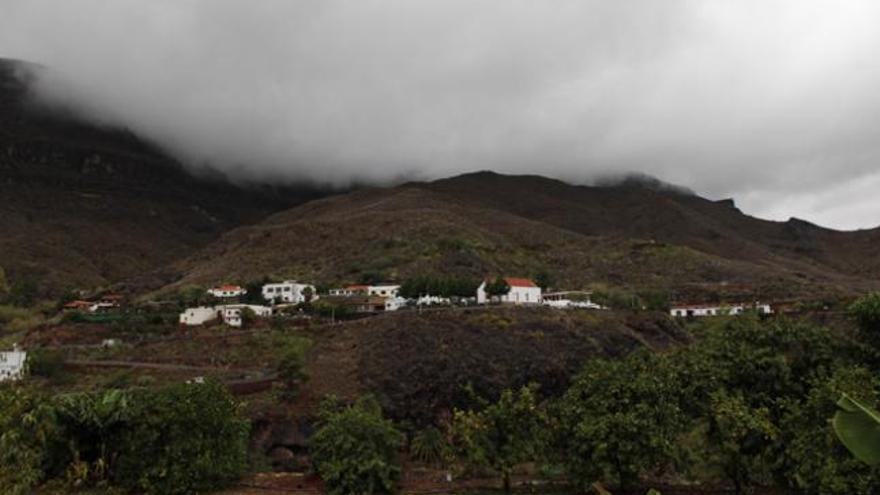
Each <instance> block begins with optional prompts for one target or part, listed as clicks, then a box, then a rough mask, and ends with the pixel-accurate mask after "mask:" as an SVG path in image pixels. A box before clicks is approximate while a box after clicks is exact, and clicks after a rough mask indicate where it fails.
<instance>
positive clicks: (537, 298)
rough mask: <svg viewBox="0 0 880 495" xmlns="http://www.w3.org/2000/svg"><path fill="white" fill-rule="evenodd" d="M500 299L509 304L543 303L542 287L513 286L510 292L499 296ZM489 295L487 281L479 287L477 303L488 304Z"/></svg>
mask: <svg viewBox="0 0 880 495" xmlns="http://www.w3.org/2000/svg"><path fill="white" fill-rule="evenodd" d="M498 300H499V301H500V302H502V303H507V304H541V301H542V299H541V288H540V287H518V286H511V287H510V292H508V293H507V294H504V295H503V296H501V297H499V298H498ZM488 302H489V296H488V295H487V294H486V282H483V283H481V284H480V286H479V287H477V304H486V303H488Z"/></svg>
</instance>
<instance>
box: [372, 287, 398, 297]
mask: <svg viewBox="0 0 880 495" xmlns="http://www.w3.org/2000/svg"><path fill="white" fill-rule="evenodd" d="M398 292H400V285H398V284H378V285H370V286H368V287H367V295H368V296H381V297H397V293H398Z"/></svg>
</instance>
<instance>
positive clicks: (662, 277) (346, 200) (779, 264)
mask: <svg viewBox="0 0 880 495" xmlns="http://www.w3.org/2000/svg"><path fill="white" fill-rule="evenodd" d="M877 237H878V232H877V231H863V232H836V231H831V230H827V229H822V228H820V227H816V226H813V225H811V224H808V223H805V222H799V221H791V222H769V221H765V220H760V219H756V218H753V217H749V216H747V215H744V214H743V213H742V212H740V211H739V210H738V209H736V208H735V207H734V206H733V205H731V203H730V202H728V201H723V202H715V201H710V200H706V199H703V198H700V197H698V196H695V195H691V194H684V193H682V192H681V191H679V190H677V189H674V188H656V187H645V186H642V185H640V184H638V183H633V182H624V183H621V184H617V185H608V186H598V187H588V186H576V185H571V184H567V183H564V182H562V181H558V180H553V179H549V178H545V177H539V176H507V175H501V174H495V173H491V172H480V173H474V174H466V175H462V176H458V177H453V178H449V179H443V180H438V181H434V182H423V183H407V184H403V185H400V186H397V187H391V188H373V189H365V190H360V191H356V192H352V193H349V194H345V195H338V196H333V197H330V198H325V199H321V200H318V201H313V202H310V203H307V204H304V205H301V206H299V207H296V208H292V209H289V210H286V211H283V212H280V213H277V214H274V215H272V216H270V217H269V218H267V219H265V220H264V221H262V222H260V223H257V224H254V225H250V226H247V227H242V228H238V229H233V230H232V231H230V232H227V233H225V234H224V235H223V236H221V237H220V239H218V240H217V241H216V242H214V243H212V244H211V245H210V246H208V247H206V248H205V249H203V250H201V251H199V252H198V253H197V254H195V255H193V256H191V257H188V258H187V259H186V260H184V261H182V262H179V263H177V264H175V265H174V267H173V270H172V271H173V272H176V277H177V280H176V281H175V282H174V284H173V285H172V287H177V286H181V285H185V284H210V283H214V282H218V281H222V280H243V281H244V280H252V279H256V278H259V277H262V276H264V275H272V276H276V277H289V278H298V279H305V280H315V281H317V282H319V283H339V282H344V281H356V280H358V279H362V278H365V277H367V278H369V277H373V278H388V279H397V280H401V279H405V278H407V277H411V276H415V275H419V274H425V273H433V274H444V275H459V276H471V277H482V276H484V275H486V274H493V273H505V274H516V275H522V276H536V275H537V274H540V273H545V274H548V275H549V276H550V278H551V280H553V281H554V282H555V283H554V285H556V286H559V287H584V286H586V285H589V284H595V283H601V284H606V285H610V286H626V287H631V288H634V289H637V290H665V291H674V292H676V293H678V294H679V295H682V296H683V295H686V294H689V293H700V292H703V293H705V292H706V291H709V290H715V291H717V290H721V291H733V292H736V291H739V292H741V293H747V294H750V295H753V294H758V295H764V296H767V297H795V296H802V295H807V294H809V295H818V294H830V293H835V294H837V293H850V292H857V291H860V290H863V289H864V288H865V287H870V286H874V285H876V278H877V275H878V270H880V267H878V260H876V259H875V257H874V256H873V255H872V254H871V250H870V245H871V243H872V242H874V239H877Z"/></svg>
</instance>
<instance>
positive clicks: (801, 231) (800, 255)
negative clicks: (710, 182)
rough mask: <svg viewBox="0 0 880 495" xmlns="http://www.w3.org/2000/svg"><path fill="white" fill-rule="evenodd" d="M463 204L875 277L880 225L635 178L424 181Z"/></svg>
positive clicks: (488, 176) (591, 230)
mask: <svg viewBox="0 0 880 495" xmlns="http://www.w3.org/2000/svg"><path fill="white" fill-rule="evenodd" d="M424 187H427V188H429V189H431V190H433V191H436V192H441V193H443V194H446V195H449V196H452V197H455V198H457V199H459V200H460V201H463V202H466V203H467V204H470V205H474V206H478V207H484V208H493V209H497V210H502V211H506V212H511V213H515V214H517V215H520V216H523V217H525V218H529V219H531V220H537V221H542V222H546V223H550V224H552V225H555V226H558V227H561V228H564V229H567V230H571V231H574V232H579V233H582V234H588V235H601V236H611V237H624V238H642V239H654V240H657V241H659V242H665V243H671V244H677V245H683V246H688V247H691V248H693V249H697V250H699V251H702V252H705V253H708V254H713V255H717V256H721V257H724V258H727V259H735V260H742V261H748V262H751V263H759V264H766V265H768V266H781V267H786V268H788V269H791V270H795V271H804V272H805V273H808V272H810V271H814V270H818V271H829V270H830V271H833V272H841V273H843V274H848V275H853V276H859V277H867V278H874V279H877V278H880V258H878V257H877V256H876V255H875V254H874V253H875V249H876V248H873V249H872V246H876V245H877V244H876V243H877V242H878V241H880V229H874V230H867V231H859V232H838V231H833V230H829V229H824V228H822V227H818V226H815V225H812V224H810V223H808V222H804V221H800V220H796V219H792V220H789V221H788V222H772V221H766V220H760V219H757V218H754V217H750V216H748V215H744V214H743V213H742V212H741V211H739V210H738V209H737V208H735V206H733V204H732V202H731V201H710V200H707V199H704V198H701V197H699V196H695V195H690V194H681V193H677V192H675V191H670V190H662V189H656V188H651V187H640V186H639V185H638V184H626V185H621V186H606V187H589V186H572V185H569V184H566V183H564V182H560V181H556V180H552V179H547V178H543V177H535V176H505V175H499V174H494V173H491V172H481V173H475V174H467V175H462V176H458V177H454V178H451V179H445V180H440V181H436V182H433V183H430V184H426V185H425V186H424Z"/></svg>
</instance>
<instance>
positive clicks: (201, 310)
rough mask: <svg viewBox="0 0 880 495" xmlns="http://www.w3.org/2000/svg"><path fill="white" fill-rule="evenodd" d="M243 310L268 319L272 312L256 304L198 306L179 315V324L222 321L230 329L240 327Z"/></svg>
mask: <svg viewBox="0 0 880 495" xmlns="http://www.w3.org/2000/svg"><path fill="white" fill-rule="evenodd" d="M245 309H249V310H251V311H253V313H254V315H255V316H257V317H258V318H270V317H271V316H272V313H273V310H272V308H271V307H269V306H260V305H257V304H221V305H219V306H199V307H197V308H187V309H186V311H184V312H183V313H180V324H181V325H187V326H199V325H206V324H208V323H212V322H215V321H222V322H223V323H225V324H227V325H229V326H230V327H240V326H241V325H242V323H243V320H242V313H243V312H244V310H245Z"/></svg>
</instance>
